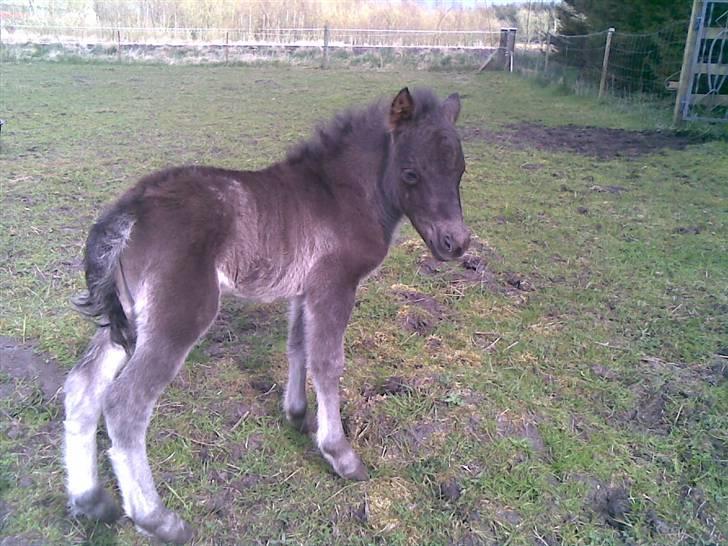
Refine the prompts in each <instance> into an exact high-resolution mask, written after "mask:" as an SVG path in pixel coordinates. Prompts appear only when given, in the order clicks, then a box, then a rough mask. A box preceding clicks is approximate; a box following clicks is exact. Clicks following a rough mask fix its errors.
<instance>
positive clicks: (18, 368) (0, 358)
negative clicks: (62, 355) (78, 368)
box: [0, 336, 65, 401]
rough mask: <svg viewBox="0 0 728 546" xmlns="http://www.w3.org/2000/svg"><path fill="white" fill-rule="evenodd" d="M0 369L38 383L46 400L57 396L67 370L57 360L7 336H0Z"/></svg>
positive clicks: (16, 376) (17, 378) (12, 375)
mask: <svg viewBox="0 0 728 546" xmlns="http://www.w3.org/2000/svg"><path fill="white" fill-rule="evenodd" d="M0 371H2V372H3V373H6V374H8V375H9V376H10V377H12V378H13V379H15V380H19V379H24V380H29V381H32V382H33V383H37V384H38V386H39V387H40V389H41V391H42V392H43V398H44V400H45V401H49V400H51V399H53V398H54V397H55V396H56V394H57V393H58V391H59V389H60V388H61V385H62V384H63V380H64V377H65V372H63V371H62V370H61V368H60V367H59V366H58V364H57V363H56V362H55V361H53V360H52V359H50V358H48V357H42V356H40V355H38V354H37V353H36V352H35V351H34V350H33V348H32V347H30V346H28V345H24V344H22V343H18V342H16V341H14V340H13V339H12V338H9V337H5V336H0Z"/></svg>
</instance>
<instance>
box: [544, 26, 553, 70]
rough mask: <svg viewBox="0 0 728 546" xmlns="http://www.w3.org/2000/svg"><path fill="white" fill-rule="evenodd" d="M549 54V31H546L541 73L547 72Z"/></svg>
mask: <svg viewBox="0 0 728 546" xmlns="http://www.w3.org/2000/svg"><path fill="white" fill-rule="evenodd" d="M549 53H551V31H550V30H548V31H546V57H544V60H543V73H544V74H546V72H548V70H549Z"/></svg>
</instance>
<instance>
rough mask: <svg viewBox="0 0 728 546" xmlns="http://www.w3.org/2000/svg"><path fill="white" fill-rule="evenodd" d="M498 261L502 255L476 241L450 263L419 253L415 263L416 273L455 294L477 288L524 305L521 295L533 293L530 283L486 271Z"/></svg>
mask: <svg viewBox="0 0 728 546" xmlns="http://www.w3.org/2000/svg"><path fill="white" fill-rule="evenodd" d="M502 260H503V258H502V256H500V255H499V254H498V253H497V252H496V251H495V250H493V249H492V248H491V247H490V246H489V245H488V244H487V243H485V242H483V241H481V240H478V239H476V240H474V241H473V242H472V243H471V245H470V250H469V251H468V252H466V253H465V254H463V256H462V257H461V258H460V259H458V260H453V261H451V262H441V261H439V260H436V259H435V258H433V257H432V255H430V254H429V253H425V254H422V255H421V256H420V258H419V260H418V262H417V263H418V269H417V273H418V274H420V275H422V276H425V277H433V278H438V279H440V280H442V281H443V282H445V283H447V284H448V285H449V286H450V287H451V288H452V291H453V292H454V293H456V294H457V293H461V292H462V291H463V290H467V289H468V288H476V287H477V288H483V289H485V290H488V291H489V292H492V293H495V294H502V295H505V296H509V297H510V298H511V299H513V300H514V301H515V303H523V302H525V301H526V299H527V298H526V296H525V293H526V292H531V291H533V290H535V286H534V284H533V283H532V282H531V281H529V280H528V279H527V278H526V276H525V275H523V274H521V273H517V272H513V271H505V272H495V271H493V270H492V269H491V268H490V266H489V264H490V263H491V262H493V261H502Z"/></svg>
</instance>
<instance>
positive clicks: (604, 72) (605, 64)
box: [599, 27, 614, 99]
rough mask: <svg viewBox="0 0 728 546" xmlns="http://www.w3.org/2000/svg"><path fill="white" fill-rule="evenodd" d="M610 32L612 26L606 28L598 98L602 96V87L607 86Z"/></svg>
mask: <svg viewBox="0 0 728 546" xmlns="http://www.w3.org/2000/svg"><path fill="white" fill-rule="evenodd" d="M612 34H614V27H610V29H609V30H607V43H606V44H605V46H604V60H603V61H602V79H601V80H599V98H600V99H601V98H602V96H604V89H605V87H606V86H607V68H609V48H611V47H612Z"/></svg>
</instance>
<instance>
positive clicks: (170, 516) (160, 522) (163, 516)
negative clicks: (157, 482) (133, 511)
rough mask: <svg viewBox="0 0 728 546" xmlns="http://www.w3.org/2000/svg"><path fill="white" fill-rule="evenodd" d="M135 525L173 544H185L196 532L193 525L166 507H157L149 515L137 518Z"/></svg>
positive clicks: (142, 530) (144, 531)
mask: <svg viewBox="0 0 728 546" xmlns="http://www.w3.org/2000/svg"><path fill="white" fill-rule="evenodd" d="M134 525H136V527H137V529H139V530H140V531H141V532H142V533H144V534H147V535H150V536H153V537H155V538H157V539H159V540H161V541H162V542H171V543H172V544H185V543H186V542H189V541H190V540H191V539H192V536H193V534H194V533H193V531H192V527H190V526H189V525H187V524H186V523H185V521H184V520H183V519H182V518H181V517H179V516H178V515H177V514H175V513H174V512H172V511H170V510H167V509H166V508H157V509H156V510H155V511H154V512H152V513H151V514H149V515H148V516H145V517H144V518H139V519H135V520H134Z"/></svg>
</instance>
